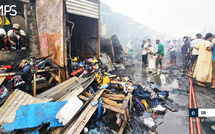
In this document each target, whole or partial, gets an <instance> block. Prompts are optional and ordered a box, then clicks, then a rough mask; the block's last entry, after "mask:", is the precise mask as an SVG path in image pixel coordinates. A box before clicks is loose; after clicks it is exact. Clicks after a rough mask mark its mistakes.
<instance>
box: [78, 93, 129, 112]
mask: <svg viewBox="0 0 215 134" xmlns="http://www.w3.org/2000/svg"><path fill="white" fill-rule="evenodd" d="M78 98H79V99H81V100H85V101H86V100H88V99H89V98H88V97H85V96H83V95H79V96H78ZM102 107H103V108H106V109H109V110H111V111H114V112H116V113H120V114H124V113H125V110H122V109H120V108H116V107H113V106H110V105H107V104H102Z"/></svg>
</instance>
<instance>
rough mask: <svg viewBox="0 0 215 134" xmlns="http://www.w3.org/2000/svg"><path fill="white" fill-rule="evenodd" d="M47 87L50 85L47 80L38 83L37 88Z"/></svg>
mask: <svg viewBox="0 0 215 134" xmlns="http://www.w3.org/2000/svg"><path fill="white" fill-rule="evenodd" d="M32 86H34V85H32ZM45 87H49V83H48V82H47V81H45V82H43V83H39V84H36V90H37V89H41V88H45Z"/></svg>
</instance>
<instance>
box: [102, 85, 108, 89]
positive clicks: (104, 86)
mask: <svg viewBox="0 0 215 134" xmlns="http://www.w3.org/2000/svg"><path fill="white" fill-rule="evenodd" d="M107 87H108V84H103V85H102V86H101V87H100V89H104V88H107Z"/></svg>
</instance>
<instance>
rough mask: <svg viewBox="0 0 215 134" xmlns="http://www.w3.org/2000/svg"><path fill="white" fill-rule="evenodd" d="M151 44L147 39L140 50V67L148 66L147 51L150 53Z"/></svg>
mask: <svg viewBox="0 0 215 134" xmlns="http://www.w3.org/2000/svg"><path fill="white" fill-rule="evenodd" d="M150 43H151V40H150V39H148V40H147V42H146V43H145V44H144V45H143V50H142V67H143V68H146V66H147V64H148V51H151V50H150V49H149V45H150Z"/></svg>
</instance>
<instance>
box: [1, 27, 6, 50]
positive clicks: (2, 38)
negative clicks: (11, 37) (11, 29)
mask: <svg viewBox="0 0 215 134" xmlns="http://www.w3.org/2000/svg"><path fill="white" fill-rule="evenodd" d="M5 35H6V32H5V30H4V29H3V28H0V50H3V49H4V37H5Z"/></svg>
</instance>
